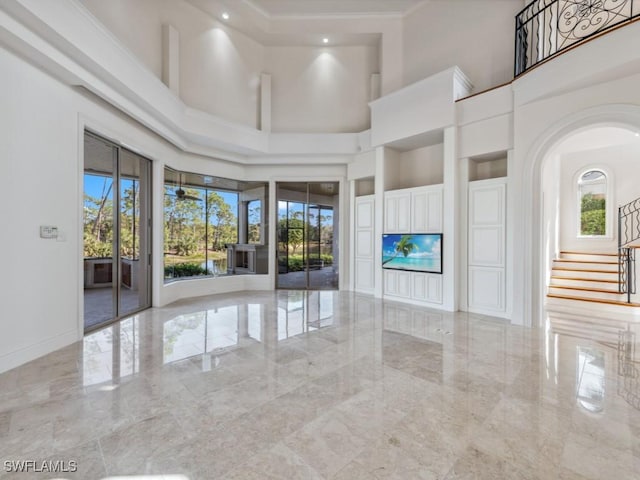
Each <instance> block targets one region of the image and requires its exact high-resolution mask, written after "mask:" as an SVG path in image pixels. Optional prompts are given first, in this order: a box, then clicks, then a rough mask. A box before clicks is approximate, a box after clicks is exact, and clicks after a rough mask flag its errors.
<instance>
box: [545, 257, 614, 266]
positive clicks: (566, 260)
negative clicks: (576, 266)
mask: <svg viewBox="0 0 640 480" xmlns="http://www.w3.org/2000/svg"><path fill="white" fill-rule="evenodd" d="M553 261H554V262H561V263H592V264H594V265H618V262H601V261H597V260H571V259H567V258H556V259H554V260H553Z"/></svg>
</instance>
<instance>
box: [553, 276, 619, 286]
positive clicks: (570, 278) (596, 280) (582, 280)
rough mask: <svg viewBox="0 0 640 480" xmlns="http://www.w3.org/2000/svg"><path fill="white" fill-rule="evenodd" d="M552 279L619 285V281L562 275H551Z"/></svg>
mask: <svg viewBox="0 0 640 480" xmlns="http://www.w3.org/2000/svg"><path fill="white" fill-rule="evenodd" d="M551 278H552V279H558V280H575V281H578V282H603V283H616V284H619V283H620V282H619V281H618V280H599V279H597V278H586V277H563V276H561V275H551Z"/></svg>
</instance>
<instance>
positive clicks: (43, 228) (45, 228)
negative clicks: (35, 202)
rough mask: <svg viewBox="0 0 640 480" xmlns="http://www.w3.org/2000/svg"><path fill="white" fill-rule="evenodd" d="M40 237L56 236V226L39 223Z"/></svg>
mask: <svg viewBox="0 0 640 480" xmlns="http://www.w3.org/2000/svg"><path fill="white" fill-rule="evenodd" d="M40 238H58V227H52V226H49V225H40Z"/></svg>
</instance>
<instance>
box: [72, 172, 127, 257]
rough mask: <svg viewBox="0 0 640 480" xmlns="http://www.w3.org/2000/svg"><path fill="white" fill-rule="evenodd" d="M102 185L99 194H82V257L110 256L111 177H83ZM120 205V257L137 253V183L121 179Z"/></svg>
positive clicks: (111, 228)
mask: <svg viewBox="0 0 640 480" xmlns="http://www.w3.org/2000/svg"><path fill="white" fill-rule="evenodd" d="M87 177H91V178H92V179H93V180H97V181H98V182H99V183H101V185H102V187H101V192H100V194H99V195H98V196H92V195H89V194H88V193H86V192H85V195H84V235H83V236H84V256H85V258H87V257H97V258H101V257H111V256H112V248H113V246H112V245H113V180H112V179H111V177H101V176H98V175H90V174H85V178H87ZM120 185H121V194H120V197H121V203H120V251H121V255H122V256H123V257H127V258H134V259H135V258H137V256H138V254H139V251H140V250H139V241H140V234H139V225H138V223H139V218H140V201H139V194H140V191H139V189H140V184H139V183H138V181H137V180H132V179H122V180H121V181H120Z"/></svg>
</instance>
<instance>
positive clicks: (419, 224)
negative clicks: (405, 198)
mask: <svg viewBox="0 0 640 480" xmlns="http://www.w3.org/2000/svg"><path fill="white" fill-rule="evenodd" d="M428 217H429V203H428V193H427V192H425V191H419V192H413V193H411V232H412V233H425V232H427V228H428V227H427V224H428V222H429V218H428Z"/></svg>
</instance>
